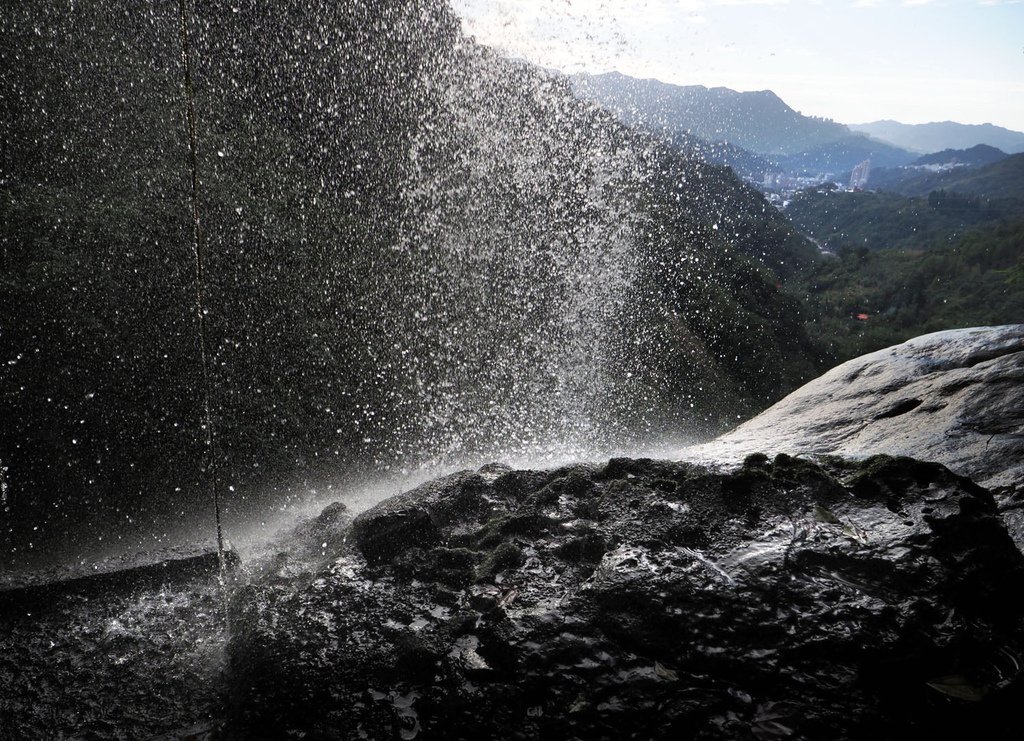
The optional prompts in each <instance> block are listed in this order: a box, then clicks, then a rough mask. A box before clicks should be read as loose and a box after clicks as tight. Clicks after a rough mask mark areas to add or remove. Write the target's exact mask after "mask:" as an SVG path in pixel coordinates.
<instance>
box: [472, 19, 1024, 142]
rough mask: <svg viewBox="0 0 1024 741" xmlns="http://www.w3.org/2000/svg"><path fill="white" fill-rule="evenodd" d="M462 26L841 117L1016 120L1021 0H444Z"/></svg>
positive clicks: (530, 53) (1015, 123)
mask: <svg viewBox="0 0 1024 741" xmlns="http://www.w3.org/2000/svg"><path fill="white" fill-rule="evenodd" d="M452 1H453V4H454V5H455V7H456V9H457V10H458V11H459V12H460V13H461V14H462V15H463V19H464V26H465V28H466V30H467V32H469V33H470V34H472V35H474V36H476V38H477V40H478V41H481V42H483V43H486V44H490V45H492V46H497V47H500V48H502V49H503V50H505V51H506V52H508V53H510V54H512V55H515V56H519V57H525V58H527V59H530V60H531V61H534V62H537V63H538V64H542V65H545V66H549V67H555V68H558V69H562V70H565V71H567V72H578V71H587V72H605V71H608V70H612V69H617V70H619V71H621V72H623V73H625V74H629V75H633V76H635V77H654V78H657V79H659V80H663V81H665V82H673V83H677V84H681V85H698V84H699V85H708V86H716V85H724V86H726V87H730V88H734V89H737V90H764V89H770V90H774V91H775V92H776V93H778V95H779V96H780V97H781V98H782V99H783V100H785V101H786V102H787V103H789V104H790V105H791V106H793V107H794V108H795V109H797V110H798V111H801V112H802V113H805V114H808V115H816V116H826V117H829V118H834V119H836V120H837V121H841V122H843V123H865V122H868V121H875V120H878V119H883V118H891V119H896V120H897V121H902V122H904V123H924V122H927V121H946V120H953V121H960V122H963V123H986V122H990V123H995V124H999V125H1000V126H1006V127H1008V128H1012V129H1016V130H1018V131H1024V2H1022V1H1021V0H1013V1H1011V0H945V1H943V0H838V1H833V0H817V1H815V0H452Z"/></svg>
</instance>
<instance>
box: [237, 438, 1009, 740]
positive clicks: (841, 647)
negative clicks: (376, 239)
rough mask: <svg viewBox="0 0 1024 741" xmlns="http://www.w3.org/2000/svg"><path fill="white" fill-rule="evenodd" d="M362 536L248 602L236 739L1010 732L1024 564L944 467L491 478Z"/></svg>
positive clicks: (583, 468)
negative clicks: (319, 564)
mask: <svg viewBox="0 0 1024 741" xmlns="http://www.w3.org/2000/svg"><path fill="white" fill-rule="evenodd" d="M335 519H336V518H335ZM335 526H336V527H340V526H339V525H338V524H337V522H336V523H335ZM337 532H338V533H339V534H340V533H341V532H342V530H338V531H337ZM344 532H345V535H344V536H340V537H337V538H335V539H334V541H333V542H334V547H333V548H332V551H331V553H330V557H329V559H328V560H327V561H326V562H325V563H324V565H323V567H322V568H320V569H319V570H314V571H312V572H306V573H303V574H302V575H301V576H298V577H294V578H291V579H288V578H282V576H281V575H280V574H278V575H276V576H275V577H274V578H267V579H264V580H262V581H260V582H256V583H252V584H250V585H249V586H247V587H244V588H243V589H242V590H241V591H240V592H239V593H238V594H236V596H235V599H234V601H233V606H232V615H231V619H232V631H233V636H232V639H231V642H230V644H229V649H228V651H229V661H230V676H229V682H230V686H229V709H228V718H229V722H228V723H227V726H226V727H227V728H228V729H229V730H228V734H229V735H230V736H233V737H235V738H291V737H294V738H324V739H326V738H370V739H389V738H396V739H397V738H404V739H411V738H425V739H433V738H436V739H480V738H531V739H532V738H558V739H595V738H637V739H653V738H701V739H726V738H728V739H740V738H754V739H776V738H793V739H799V738H804V739H840V738H867V737H871V738H897V737H903V736H905V735H906V734H908V733H925V734H927V735H926V736H924V737H926V738H952V737H987V738H1014V737H1016V735H1017V732H1016V729H1018V728H1019V721H1018V717H1019V711H1018V705H1017V703H1018V702H1019V700H1020V698H1021V696H1022V681H1024V677H1022V675H1021V661H1022V657H1024V629H1022V616H1024V557H1022V556H1021V554H1020V552H1019V551H1018V550H1017V549H1016V548H1015V547H1014V545H1013V543H1012V541H1011V539H1010V537H1009V536H1008V534H1007V531H1006V529H1005V527H1004V525H1003V523H1002V521H1001V519H1000V518H999V516H998V512H997V510H996V507H995V505H994V502H993V499H992V496H991V494H990V493H989V492H988V491H986V490H984V489H982V488H980V487H978V486H976V485H974V484H972V483H971V482H970V481H968V480H967V479H964V478H960V477H958V476H956V475H954V474H952V473H951V472H950V471H949V470H947V469H946V468H944V467H942V466H940V465H937V464H932V463H921V462H918V461H914V460H910V459H905V458H887V457H878V458H873V459H870V460H868V461H864V462H860V463H851V462H844V461H841V460H839V459H828V460H824V461H821V462H818V463H811V462H808V461H804V460H800V459H794V458H790V457H788V456H785V455H780V456H778V457H776V458H775V459H774V460H769V459H767V458H766V457H764V456H759V455H754V456H751V457H749V458H748V459H747V460H746V461H745V463H744V465H743V466H742V468H740V469H739V470H737V471H735V472H733V473H728V474H726V473H721V472H716V471H714V470H712V469H709V468H705V467H702V466H697V465H691V464H685V463H668V462H658V461H650V460H626V459H617V460H612V461H610V462H609V463H608V464H606V465H592V466H588V465H578V466H572V467H568V468H563V469H559V470H555V471H513V470H509V469H507V468H502V467H498V466H491V467H487V468H484V469H481V470H480V471H476V472H462V473H458V474H455V475H452V476H449V477H447V478H443V479H439V480H437V481H434V482H431V483H429V484H427V485H425V486H423V487H420V488H419V489H416V490H414V491H412V492H410V493H408V494H405V495H402V496H399V497H395V498H393V499H391V500H388V501H386V502H383V503H382V504H380V505H378V506H377V507H375V508H373V509H371V510H369V511H367V512H365V513H363V514H362V515H360V516H359V517H357V518H356V519H355V520H354V522H353V523H352V526H351V528H349V529H347V530H344ZM318 545H322V543H321V544H318Z"/></svg>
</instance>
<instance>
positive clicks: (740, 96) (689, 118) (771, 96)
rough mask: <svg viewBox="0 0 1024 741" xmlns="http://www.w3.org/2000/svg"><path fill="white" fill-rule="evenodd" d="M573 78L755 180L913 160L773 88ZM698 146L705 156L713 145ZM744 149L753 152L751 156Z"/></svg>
mask: <svg viewBox="0 0 1024 741" xmlns="http://www.w3.org/2000/svg"><path fill="white" fill-rule="evenodd" d="M569 79H570V82H571V84H572V86H573V90H574V91H575V93H576V94H577V95H578V96H580V97H581V98H584V99H587V100H590V101H592V102H595V103H597V104H599V105H601V106H603V107H605V108H608V109H610V110H612V111H614V112H615V113H616V114H617V115H618V116H619V118H620V119H621V120H622V121H623V122H625V123H626V124H629V125H631V126H642V127H645V128H648V129H651V130H654V131H656V132H658V133H660V134H662V135H664V136H666V137H668V138H669V139H672V140H673V141H680V140H683V141H689V142H693V141H694V140H698V139H699V140H704V141H705V142H708V143H709V145H710V151H711V155H712V156H711V158H710V159H708V161H717V162H720V163H721V164H729V165H730V166H733V167H734V168H736V169H737V171H738V172H742V174H743V175H744V176H745V177H748V178H750V179H754V180H759V179H760V178H761V177H762V176H763V175H764V174H766V173H771V172H779V171H787V172H791V173H799V174H807V175H815V174H822V173H843V172H849V171H850V170H851V169H852V168H853V167H855V166H856V165H857V164H859V163H860V162H863V161H864V160H866V159H870V160H871V161H872V164H873V165H875V166H876V167H899V166H901V165H905V164H908V163H909V162H910V161H911V160H913V159H914V155H913V154H912V153H910V152H908V151H906V150H904V149H901V148H899V147H895V146H893V145H891V144H887V143H885V142H882V141H879V140H877V139H872V138H870V137H868V136H867V135H865V134H861V133H856V132H853V131H851V130H850V129H849V128H847V127H846V126H844V125H843V124H841V123H837V122H835V121H832V120H830V119H824V118H817V117H814V116H805V115H803V114H801V113H799V112H798V111H796V110H794V109H793V108H791V107H790V106H789V105H787V104H786V103H785V102H784V101H783V100H782V99H781V98H779V96H778V95H776V94H775V93H773V92H772V91H770V90H759V91H756V92H737V91H735V90H730V89H729V88H724V87H714V88H708V87H704V86H703V85H690V86H680V85H672V84H669V83H664V82H660V81H658V80H650V79H648V80H640V79H636V78H633V77H629V76H627V75H623V74H621V73H619V72H609V73H606V74H601V75H586V74H581V75H575V76H572V77H570V78H569ZM692 149H693V150H694V151H695V153H696V154H697V155H698V156H701V155H704V154H706V153H707V151H708V150H709V147H703V148H702V147H699V146H698V147H693V148H692ZM743 150H746V152H747V153H750V156H744V155H743V154H742V152H743ZM716 156H717V158H716Z"/></svg>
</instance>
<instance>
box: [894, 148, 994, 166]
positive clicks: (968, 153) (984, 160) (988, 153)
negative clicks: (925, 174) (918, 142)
mask: <svg viewBox="0 0 1024 741" xmlns="http://www.w3.org/2000/svg"><path fill="white" fill-rule="evenodd" d="M1007 156H1008V155H1007V154H1006V152H1004V151H1003V150H1001V149H998V148H997V147H990V146H989V145H988V144H978V145H976V146H973V147H971V148H970V149H943V150H942V151H941V152H933V153H932V154H926V155H923V156H921V157H918V158H917V159H916V160H914V161H913V162H911V163H910V164H911V166H913V167H925V166H928V165H940V166H941V165H961V166H963V167H984V166H985V165H991V164H994V163H996V162H999V160H1004V159H1006V157H1007Z"/></svg>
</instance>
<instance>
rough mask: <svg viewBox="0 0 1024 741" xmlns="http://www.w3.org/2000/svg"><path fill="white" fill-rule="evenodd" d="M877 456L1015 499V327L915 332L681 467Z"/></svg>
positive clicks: (1019, 377) (1018, 482)
mask: <svg viewBox="0 0 1024 741" xmlns="http://www.w3.org/2000/svg"><path fill="white" fill-rule="evenodd" d="M750 453H767V454H769V455H773V454H775V453H789V454H791V455H801V454H804V455H806V454H835V455H841V456H845V457H850V458H862V457H867V456H871V455H875V454H878V453H885V454H889V455H907V456H912V457H914V458H918V459H921V460H927V461H934V462H938V463H942V464H943V465H945V466H947V467H948V468H950V469H952V470H953V471H955V472H957V473H960V474H963V475H965V476H969V477H971V478H972V479H974V480H975V481H976V482H977V483H979V484H981V485H982V486H985V487H988V488H990V489H992V490H993V491H995V492H997V493H1000V494H1002V495H1004V496H1006V495H1011V494H1014V493H1022V492H1024V324H1013V325H1006V326H1001V327H977V328H972V329H957V330H949V331H945V332H936V333H934V334H929V335H923V336H921V337H917V338H915V339H912V340H909V341H908V342H904V343H903V344H901V345H895V346H893V347H890V348H886V349H885V350H879V351H878V352H874V353H871V354H869V355H864V356H862V357H859V358H856V359H854V360H851V361H849V362H846V363H843V364H842V365H839V366H837V367H836V368H833V369H832V370H830V371H829V372H828V373H826V374H825V375H823V376H821V377H820V378H818V379H816V380H814V381H811V382H810V383H808V384H807V385H805V386H803V387H802V388H800V389H798V390H796V391H794V392H793V393H792V394H790V395H789V396H787V397H786V398H784V399H782V400H781V401H780V402H778V403H777V404H775V405H774V406H773V407H771V408H769V409H767V410H766V411H764V412H762V413H761V414H759V415H758V416H757V417H754V418H753V419H751V420H750V421H748V422H745V423H744V424H742V425H740V426H739V427H737V428H736V429H735V430H733V431H732V432H729V433H727V434H725V435H722V436H721V437H719V438H717V439H715V440H713V441H711V442H710V443H706V444H703V445H699V446H694V447H692V448H687V449H685V450H684V451H683V453H682V457H683V458H684V459H691V460H715V461H724V462H729V461H733V460H742V458H743V457H744V456H746V455H749V454H750Z"/></svg>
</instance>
